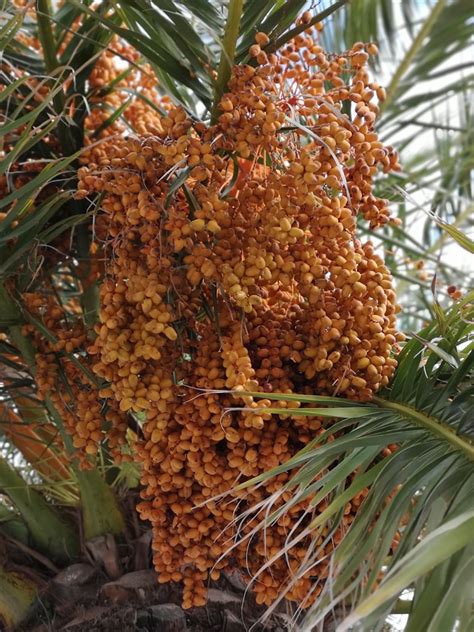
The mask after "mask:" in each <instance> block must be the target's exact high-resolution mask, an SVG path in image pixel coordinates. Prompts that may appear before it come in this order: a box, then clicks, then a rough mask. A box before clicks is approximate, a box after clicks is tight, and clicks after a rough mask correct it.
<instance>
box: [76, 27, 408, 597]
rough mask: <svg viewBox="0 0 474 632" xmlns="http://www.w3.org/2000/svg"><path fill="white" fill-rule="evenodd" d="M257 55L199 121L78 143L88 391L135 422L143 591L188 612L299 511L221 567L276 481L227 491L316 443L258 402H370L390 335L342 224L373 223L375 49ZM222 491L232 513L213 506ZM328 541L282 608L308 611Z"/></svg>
mask: <svg viewBox="0 0 474 632" xmlns="http://www.w3.org/2000/svg"><path fill="white" fill-rule="evenodd" d="M266 42H267V38H266V36H265V35H264V34H258V35H257V38H256V44H255V45H254V46H252V47H251V49H250V54H251V56H252V57H253V59H254V62H255V65H242V66H238V67H236V68H234V71H233V74H232V78H231V81H230V83H229V86H228V92H227V93H226V94H224V95H223V97H222V100H221V102H220V112H221V115H220V116H219V118H218V121H217V122H216V124H215V125H211V126H207V125H205V124H203V123H201V122H196V121H195V120H193V119H191V118H190V117H189V116H187V114H186V113H185V111H184V110H183V109H181V108H179V107H176V108H171V107H169V106H168V112H167V114H166V115H159V114H157V113H156V112H153V113H151V112H148V113H147V117H148V118H147V126H143V129H142V130H140V133H139V134H137V135H130V136H129V137H121V138H116V137H113V138H111V139H110V141H108V142H107V143H100V144H97V145H93V146H91V148H90V150H89V152H88V154H87V158H86V159H85V160H84V166H83V167H82V168H81V170H80V172H79V188H78V193H77V197H78V198H85V197H87V196H91V195H94V194H101V196H102V209H103V212H104V215H103V216H102V222H104V224H105V230H106V232H107V237H106V246H105V252H106V260H107V266H106V278H105V280H104V282H103V284H102V287H101V308H100V322H99V324H98V325H97V328H96V331H97V338H96V339H95V341H94V343H93V344H92V346H91V347H90V348H89V353H90V354H92V355H93V356H95V358H96V361H95V365H94V371H95V373H96V374H97V375H98V376H100V377H101V378H103V379H104V380H105V381H106V382H107V383H108V385H107V386H106V387H104V388H103V389H102V390H101V391H100V396H101V397H102V398H107V399H108V401H109V402H111V403H112V402H113V404H111V405H113V406H118V408H119V410H120V411H121V413H122V414H125V413H128V414H132V415H135V417H136V418H138V419H140V420H142V426H143V434H144V438H143V440H141V441H139V442H138V445H137V448H136V458H137V460H138V461H139V463H140V465H141V467H142V484H143V489H142V492H141V495H142V502H141V503H140V504H139V506H138V510H139V512H140V514H141V516H142V518H144V519H147V520H149V521H150V522H151V524H152V526H153V549H154V552H155V555H154V563H155V567H156V569H157V571H158V573H159V579H160V581H161V582H167V581H170V580H174V581H178V580H183V583H184V606H185V607H191V606H193V605H202V604H204V603H205V600H206V585H207V580H208V578H209V577H211V578H214V579H215V578H217V577H218V576H219V573H220V571H221V570H222V569H223V568H226V567H228V566H232V565H235V564H237V565H238V566H239V567H240V568H242V569H248V571H249V573H250V575H252V574H255V573H256V572H257V570H258V569H260V568H261V567H262V565H263V564H264V563H265V562H266V560H268V559H270V558H271V557H272V556H273V555H274V553H275V552H276V551H278V550H281V548H282V547H283V546H284V542H285V539H286V537H287V535H288V532H289V530H290V529H291V527H292V526H294V525H295V524H297V523H298V520H300V518H301V516H302V515H303V514H304V512H305V511H306V510H307V506H301V505H297V506H295V507H293V509H292V511H291V512H290V513H289V514H287V515H285V516H283V517H282V518H280V520H279V521H278V524H277V525H275V527H274V528H273V529H272V531H271V533H267V534H266V537H265V538H264V537H263V535H260V536H255V537H254V538H252V539H251V540H250V542H244V543H242V544H241V545H238V546H236V547H235V548H234V549H233V552H232V555H231V556H230V557H221V556H222V554H223V553H224V552H225V551H226V549H227V548H228V542H229V540H228V539H229V538H231V537H232V535H233V533H232V531H233V529H232V526H231V525H232V523H233V520H234V518H235V517H236V515H238V514H239V513H241V512H243V511H244V510H245V509H246V508H247V507H248V506H251V505H254V504H255V503H256V502H259V501H261V500H262V499H263V498H265V496H267V495H269V494H272V493H273V492H275V491H277V490H278V489H279V488H280V487H281V486H282V485H283V484H284V482H285V481H286V480H287V478H286V476H287V475H286V474H282V475H280V476H279V477H277V478H276V479H272V481H271V482H269V483H267V484H266V486H263V487H259V488H258V489H252V490H250V491H248V490H247V491H246V492H245V495H243V493H242V492H235V491H234V492H233V491H232V488H233V486H234V485H235V484H236V483H238V482H241V481H242V480H243V479H244V478H248V477H252V476H255V475H257V474H260V473H262V472H263V471H265V470H268V469H269V468H271V467H274V466H276V465H278V464H280V463H283V462H284V461H285V460H287V459H288V458H289V457H291V456H292V455H294V454H295V453H296V452H297V451H298V450H299V449H301V448H302V447H303V446H304V445H305V444H306V443H307V442H308V441H309V440H311V439H312V438H314V437H315V436H317V435H318V433H319V432H320V427H321V420H320V419H315V418H314V417H309V416H304V414H301V411H299V414H298V415H296V414H295V411H294V409H295V407H297V406H298V404H297V403H291V402H284V401H282V402H279V403H278V407H279V408H286V409H287V410H286V411H285V414H284V415H275V414H271V413H270V412H268V411H266V409H267V408H268V407H269V405H270V402H269V400H268V399H267V400H265V399H264V397H265V395H264V394H265V393H269V392H276V393H292V392H297V393H309V394H330V395H336V394H339V395H343V396H345V397H348V398H351V399H358V400H369V399H370V398H371V396H372V394H373V393H375V392H376V391H377V390H378V389H379V388H380V387H381V386H384V385H386V384H387V383H388V381H389V379H390V376H391V375H392V373H393V371H394V368H395V365H396V360H395V359H394V358H393V352H394V350H396V348H397V340H399V339H400V335H399V334H398V333H397V331H396V326H395V314H396V312H397V305H396V300H395V295H394V292H393V289H392V284H391V278H390V274H389V272H388V271H387V269H386V267H385V265H384V262H383V260H382V259H381V258H380V256H379V255H378V254H377V253H376V252H375V249H374V247H373V245H372V244H371V243H370V242H366V243H361V241H360V240H359V239H358V238H357V234H356V220H357V216H362V217H363V218H364V219H365V220H367V221H368V222H369V224H370V227H371V228H373V229H375V228H377V227H380V226H383V225H384V224H385V223H387V222H388V221H391V220H390V218H389V212H388V208H387V201H386V200H383V199H379V198H378V197H377V196H376V195H375V194H374V191H373V186H374V184H373V183H374V179H375V178H376V177H377V174H378V173H379V171H383V172H389V171H392V170H396V169H398V168H399V166H398V163H397V157H396V155H395V153H394V151H393V150H392V149H391V148H390V147H385V146H384V145H383V144H382V143H381V142H380V141H379V139H378V136H377V134H376V132H375V131H374V123H375V119H376V116H377V113H378V106H377V100H381V99H383V97H384V92H383V89H382V88H380V86H378V85H377V84H375V83H373V82H372V81H371V79H370V77H369V73H368V71H367V68H366V62H367V59H368V56H369V54H374V53H375V52H376V49H375V47H374V46H373V45H367V46H365V45H363V44H356V45H355V46H354V47H353V48H352V49H351V50H350V51H349V52H348V53H346V54H344V55H332V56H330V55H327V54H326V53H325V52H324V50H323V49H322V48H321V47H320V46H319V45H318V44H317V43H316V39H315V37H314V33H313V32H312V31H311V30H309V31H307V32H306V33H304V34H301V35H299V36H297V37H296V39H295V40H293V41H292V42H291V43H290V44H288V45H287V46H285V47H284V48H283V49H282V50H281V51H280V52H279V53H278V55H276V54H270V55H267V54H266V53H265V52H264V51H263V50H262V48H261V47H263V46H265V44H266ZM151 130H152V131H151ZM249 392H252V393H261V394H262V395H261V396H260V398H257V397H255V396H254V397H253V396H251V395H248V394H246V393H249ZM225 492H227V493H229V494H230V495H231V496H232V495H233V496H234V497H235V500H236V503H235V504H228V503H227V504H226V503H219V502H217V501H216V500H215V496H217V495H219V494H223V493H225ZM362 497H363V493H361V495H360V497H357V499H354V500H353V501H351V503H349V504H348V505H347V507H346V510H345V516H344V521H343V524H342V526H341V527H340V529H341V532H340V533H339V535H337V534H336V537H335V540H337V538H338V537H340V535H341V533H342V529H344V528H345V527H346V526H347V525H348V524H350V522H351V521H352V519H353V517H354V515H355V513H356V512H357V508H358V506H359V504H360V501H361V498H362ZM284 500H286V499H285V498H284V496H283V497H282V498H281V502H283V501H284ZM321 509H322V505H321V506H318V507H315V508H314V509H313V511H314V512H315V513H318V512H319V511H321ZM253 526H254V524H253V523H252V522H250V523H249V524H248V525H247V526H246V528H245V529H246V530H247V531H246V532H247V533H248V532H249V530H250V529H251V528H252V527H253ZM332 546H333V543H331V544H328V545H326V547H325V551H324V552H323V555H322V561H321V563H320V565H319V566H318V567H316V568H314V569H312V570H311V571H308V573H307V575H306V576H305V577H303V578H302V579H301V580H299V581H298V582H297V583H295V584H294V586H293V588H292V590H291V591H290V593H289V594H288V595H287V596H288V597H289V598H292V599H297V600H299V601H300V602H301V601H303V602H304V603H305V605H308V604H309V603H310V602H311V601H313V600H314V599H315V598H316V596H317V594H318V591H319V590H320V586H319V587H318V586H316V588H314V583H315V577H316V578H317V580H318V581H323V580H324V578H325V577H326V576H327V572H328V569H327V567H326V562H325V561H324V557H325V555H326V554H327V553H328V552H329V551H330V549H331V547H332ZM305 553H306V545H305V543H304V542H303V543H301V544H299V545H298V546H297V547H294V548H292V549H291V550H290V551H289V553H288V559H287V560H282V559H280V560H279V561H278V562H276V563H275V564H274V565H273V566H272V568H271V570H270V569H269V570H265V571H264V572H263V573H261V574H259V575H258V581H257V582H256V583H255V585H254V589H255V591H256V593H257V601H258V602H259V603H266V604H269V603H271V602H272V601H273V600H274V599H275V598H276V596H277V594H278V592H279V590H280V589H281V586H282V585H284V584H285V582H286V580H287V578H288V575H289V574H291V572H292V571H293V570H295V568H297V567H298V566H299V564H300V563H301V560H302V559H303V558H304V556H305Z"/></svg>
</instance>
